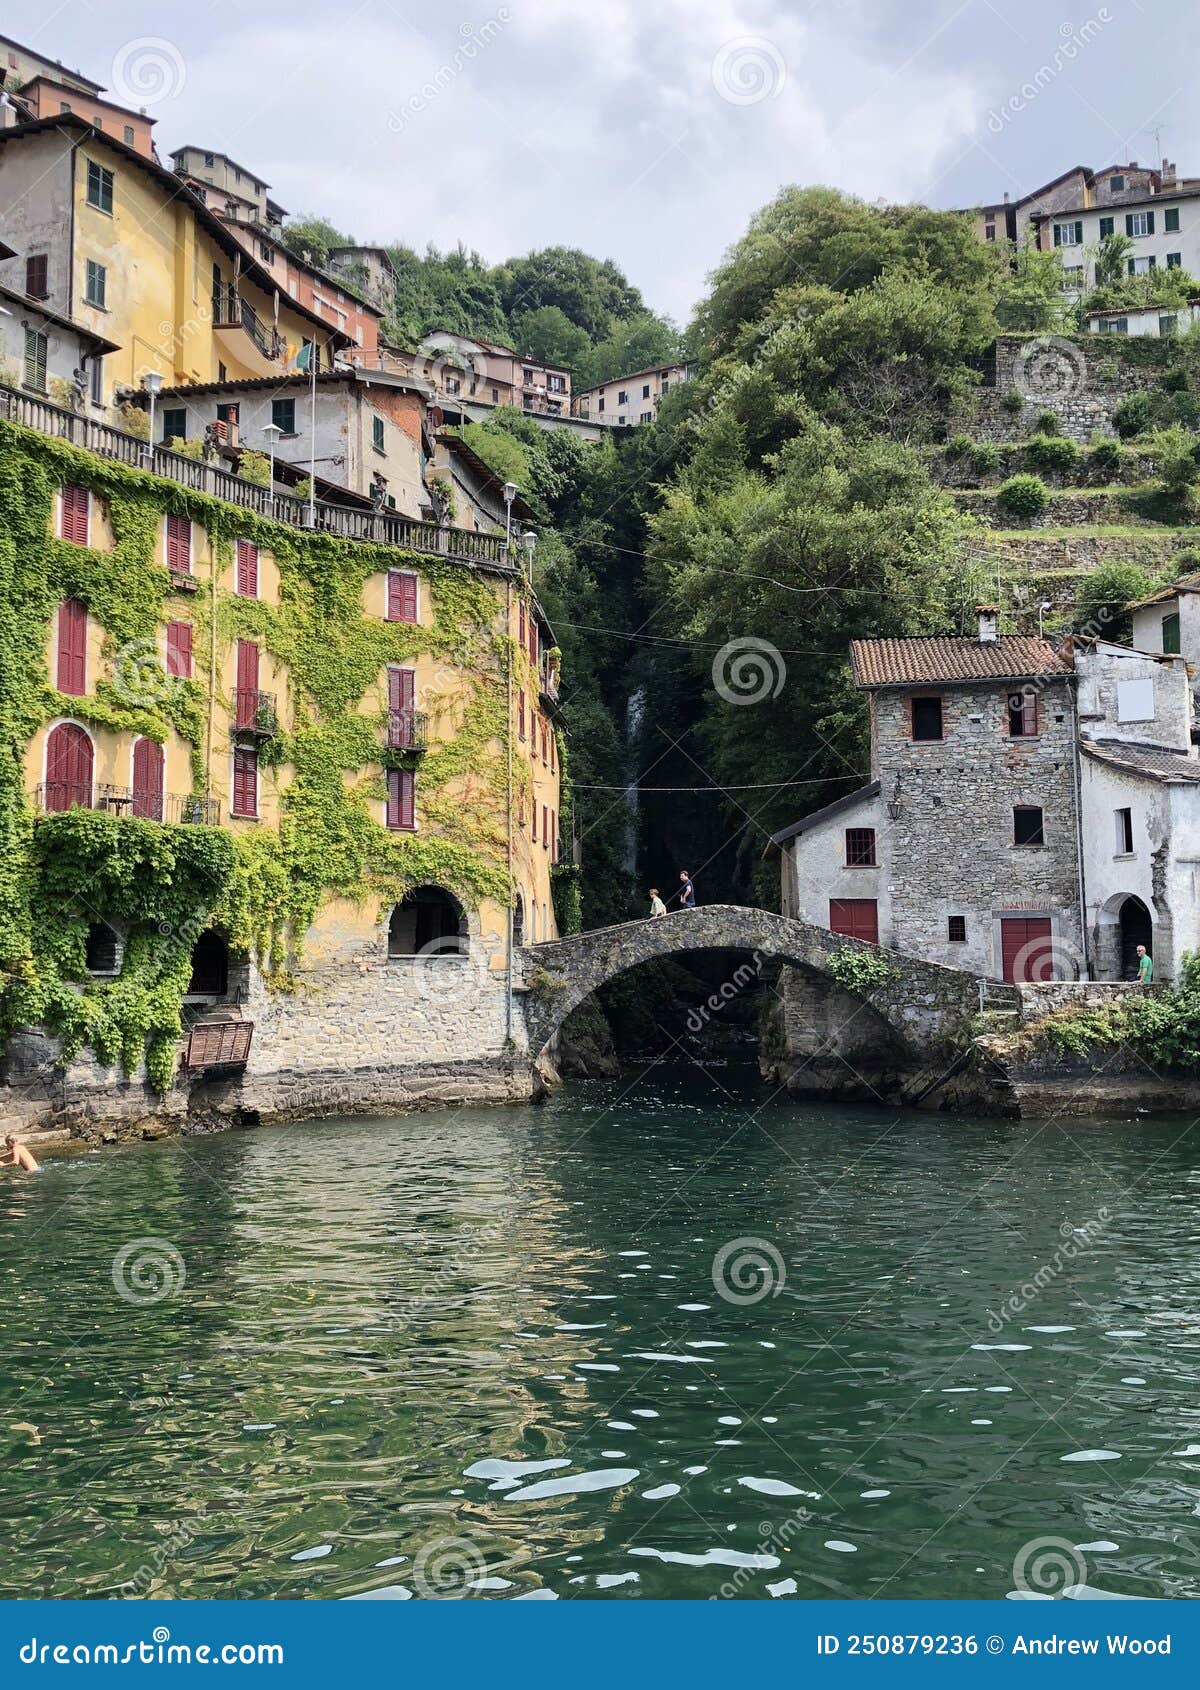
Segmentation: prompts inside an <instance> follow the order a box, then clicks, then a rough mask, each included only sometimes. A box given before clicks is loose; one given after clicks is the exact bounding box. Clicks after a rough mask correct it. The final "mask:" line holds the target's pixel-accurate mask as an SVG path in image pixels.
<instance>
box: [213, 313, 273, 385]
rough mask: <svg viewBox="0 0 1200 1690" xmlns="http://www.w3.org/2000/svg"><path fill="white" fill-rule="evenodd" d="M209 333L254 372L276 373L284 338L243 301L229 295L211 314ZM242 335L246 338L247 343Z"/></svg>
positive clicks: (232, 355) (260, 374) (263, 374)
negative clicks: (216, 312) (211, 324)
mask: <svg viewBox="0 0 1200 1690" xmlns="http://www.w3.org/2000/svg"><path fill="white" fill-rule="evenodd" d="M213 303H214V305H215V304H216V301H215V300H214V302H213ZM213 332H214V339H215V340H216V342H217V345H218V346H219V347H222V348H223V349H224V350H225V351H226V352H228V353H229V354H230V356H231V358H232V359H233V360H235V361H236V362H237V363H240V364H245V365H246V366H247V367H248V368H250V369H252V371H253V373H254V374H255V375H258V376H267V375H278V373H279V361H280V359H281V358H282V357H283V355H284V352H285V351H286V345H285V342H284V338H283V336H282V335H281V334H280V333H279V331H278V329H274V328H268V327H267V325H266V324H265V323H264V322H263V321H262V319H261V318H260V317H259V315H258V312H257V311H256V310H255V309H254V307H253V306H252V305H250V304H248V303H247V301H246V300H244V299H238V298H237V297H236V296H232V297H230V298H229V299H228V300H227V301H226V303H225V304H224V306H223V308H222V310H221V313H220V316H219V318H217V317H214V320H213ZM243 335H245V336H246V337H247V338H248V339H249V341H250V345H249V346H247V345H246V341H245V340H244V339H242V336H243Z"/></svg>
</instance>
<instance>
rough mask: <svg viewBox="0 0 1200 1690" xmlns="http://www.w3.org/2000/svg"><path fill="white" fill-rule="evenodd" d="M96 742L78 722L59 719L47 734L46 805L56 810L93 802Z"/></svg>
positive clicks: (89, 807)
mask: <svg viewBox="0 0 1200 1690" xmlns="http://www.w3.org/2000/svg"><path fill="white" fill-rule="evenodd" d="M92 762H93V751H92V742H91V739H90V737H89V736H88V734H87V732H86V730H85V729H84V728H81V727H80V726H79V724H78V722H59V724H58V725H57V727H54V728H51V730H50V732H49V734H48V735H47V738H46V791H45V803H44V806H43V807H44V808H45V809H46V810H48V811H51V812H55V811H60V810H69V809H71V808H72V807H73V806H74V805H78V806H79V808H80V809H84V810H89V809H91V805H92Z"/></svg>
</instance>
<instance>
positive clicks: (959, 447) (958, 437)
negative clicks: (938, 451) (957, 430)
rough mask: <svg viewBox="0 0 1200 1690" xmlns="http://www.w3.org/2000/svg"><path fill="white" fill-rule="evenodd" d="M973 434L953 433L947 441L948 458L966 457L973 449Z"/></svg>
mask: <svg viewBox="0 0 1200 1690" xmlns="http://www.w3.org/2000/svg"><path fill="white" fill-rule="evenodd" d="M971 445H972V441H971V436H970V435H969V434H952V435H951V436H950V438H949V440H947V442H946V456H947V457H948V458H965V457H966V455H967V453H968V452H969V451H970V450H971Z"/></svg>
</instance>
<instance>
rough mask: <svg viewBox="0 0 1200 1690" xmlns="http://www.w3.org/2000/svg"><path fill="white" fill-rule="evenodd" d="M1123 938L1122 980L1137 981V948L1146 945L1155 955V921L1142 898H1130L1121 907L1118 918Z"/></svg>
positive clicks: (1121, 954) (1150, 952)
mask: <svg viewBox="0 0 1200 1690" xmlns="http://www.w3.org/2000/svg"><path fill="white" fill-rule="evenodd" d="M1117 921H1118V928H1119V931H1120V937H1121V952H1120V968H1121V975H1120V977H1121V979H1122V980H1136V978H1137V969H1138V956H1137V948H1138V946H1139V945H1145V947H1146V949H1147V951H1148V952H1149V954H1150V955H1151V956H1153V955H1154V920H1153V918H1152V916H1151V914H1150V911H1149V910H1148V909H1147V908H1146V906H1145V904H1144V903H1143V902H1142V900H1141V899H1140V898H1136V897H1128V898H1126V899H1125V901H1124V903H1123V904H1122V905H1121V909H1120V913H1119V915H1118V918H1117Z"/></svg>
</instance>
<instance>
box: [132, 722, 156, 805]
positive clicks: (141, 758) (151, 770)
mask: <svg viewBox="0 0 1200 1690" xmlns="http://www.w3.org/2000/svg"><path fill="white" fill-rule="evenodd" d="M133 814H134V815H135V816H141V817H142V818H143V819H144V820H146V821H151V822H160V821H161V820H162V819H163V748H162V746H161V745H156V744H155V742H154V740H152V739H139V740H136V741H135V742H134V747H133Z"/></svg>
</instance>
